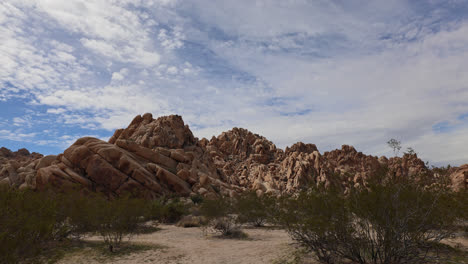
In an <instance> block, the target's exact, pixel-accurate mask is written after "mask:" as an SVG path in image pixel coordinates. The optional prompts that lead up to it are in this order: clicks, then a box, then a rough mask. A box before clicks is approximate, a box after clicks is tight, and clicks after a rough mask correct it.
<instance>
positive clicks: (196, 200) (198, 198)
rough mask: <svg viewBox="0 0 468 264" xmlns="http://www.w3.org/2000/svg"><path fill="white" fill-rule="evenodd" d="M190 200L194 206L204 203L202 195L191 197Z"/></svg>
mask: <svg viewBox="0 0 468 264" xmlns="http://www.w3.org/2000/svg"><path fill="white" fill-rule="evenodd" d="M190 199H191V200H192V202H193V203H194V204H201V203H202V202H203V196H201V195H200V194H195V195H192V196H190Z"/></svg>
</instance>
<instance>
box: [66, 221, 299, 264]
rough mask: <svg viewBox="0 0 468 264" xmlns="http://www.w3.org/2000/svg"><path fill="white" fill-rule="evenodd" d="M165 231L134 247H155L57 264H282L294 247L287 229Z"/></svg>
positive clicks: (139, 239) (87, 252)
mask: <svg viewBox="0 0 468 264" xmlns="http://www.w3.org/2000/svg"><path fill="white" fill-rule="evenodd" d="M159 228H160V229H161V230H159V231H157V232H154V233H151V234H144V235H138V236H136V237H133V238H132V240H131V243H132V244H142V245H149V246H151V245H154V247H149V248H148V249H145V250H143V251H139V252H135V253H131V254H128V255H125V256H121V257H113V258H102V257H98V256H97V255H96V254H95V251H93V250H92V249H91V248H89V249H87V248H83V249H82V250H79V251H75V252H73V253H68V254H66V255H65V256H64V257H63V258H62V259H61V260H59V261H58V262H57V263H60V264H71V263H77V264H78V263H83V264H94V263H122V264H123V263H125V264H132V263H181V264H185V263H206V264H209V263H216V264H219V263H225V264H228V263H245V264H247V263H275V262H277V263H281V262H282V261H281V260H284V259H289V258H291V254H292V252H294V246H293V245H292V241H291V239H290V238H289V237H288V235H287V233H286V232H285V231H283V230H277V229H267V228H255V229H244V232H245V233H247V234H248V238H247V239H222V238H218V237H214V236H210V235H208V236H205V235H204V234H203V232H202V229H200V228H181V227H176V226H173V225H160V226H159ZM97 239H98V238H93V237H92V238H89V239H88V240H91V241H93V240H97Z"/></svg>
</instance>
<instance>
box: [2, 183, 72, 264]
mask: <svg viewBox="0 0 468 264" xmlns="http://www.w3.org/2000/svg"><path fill="white" fill-rule="evenodd" d="M59 218H60V217H59V214H58V203H57V201H56V200H55V199H53V196H52V195H51V194H49V193H46V192H45V193H35V192H32V191H29V190H24V191H22V190H14V189H11V188H5V187H2V188H0V256H1V257H0V263H18V262H19V261H20V260H22V259H25V258H30V257H34V256H35V255H37V254H38V253H39V252H40V251H41V249H42V248H44V247H45V246H46V245H47V243H49V242H50V241H52V240H54V238H55V236H56V234H58V233H60V232H61V229H62V225H61V224H59V223H60V220H63V219H59Z"/></svg>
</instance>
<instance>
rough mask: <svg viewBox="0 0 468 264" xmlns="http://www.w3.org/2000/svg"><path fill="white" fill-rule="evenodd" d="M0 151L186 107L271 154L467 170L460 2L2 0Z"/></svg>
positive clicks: (467, 69)
mask: <svg viewBox="0 0 468 264" xmlns="http://www.w3.org/2000/svg"><path fill="white" fill-rule="evenodd" d="M0 36H1V37H0V146H5V147H8V148H10V149H13V150H16V149H18V148H23V147H25V148H27V149H29V150H30V151H36V152H40V153H43V154H58V153H61V152H63V150H64V149H66V148H67V147H68V146H69V145H71V144H73V142H74V141H75V140H76V139H78V138H80V137H83V136H93V137H98V138H101V139H103V140H107V139H108V138H109V137H110V136H111V135H112V134H113V131H114V130H115V129H117V128H124V127H126V126H127V125H128V124H129V123H130V122H131V120H132V119H133V117H134V116H136V115H139V114H144V113H147V112H151V113H153V116H154V117H158V116H162V115H169V114H179V115H181V116H182V117H183V119H184V121H185V122H186V123H187V124H189V126H190V128H191V130H192V131H193V133H194V135H195V136H196V137H198V138H202V137H207V138H211V137H212V136H213V135H215V136H216V135H218V134H220V133H221V132H223V131H226V130H229V129H231V128H233V127H243V128H246V129H249V130H250V131H252V132H254V133H258V134H260V135H263V136H265V137H266V138H267V139H269V140H271V141H273V143H275V144H276V146H277V147H280V148H285V147H286V146H289V145H292V144H294V143H295V142H297V141H302V142H305V143H314V144H316V145H317V147H318V148H319V150H320V151H321V152H322V153H323V152H324V151H328V150H333V149H336V148H340V147H341V145H343V144H348V145H353V146H355V148H356V149H357V150H358V151H362V152H364V153H366V154H371V155H376V156H380V155H387V156H392V155H393V152H392V149H391V148H389V147H388V146H387V144H386V142H387V141H388V140H389V139H390V138H395V139H397V140H399V141H401V143H402V147H403V148H402V150H401V152H400V155H401V153H402V152H404V150H405V149H406V148H408V147H411V148H413V149H414V150H415V151H416V152H417V153H418V155H419V157H421V158H422V159H423V160H424V161H428V162H429V163H430V164H434V165H437V166H442V165H447V164H451V165H460V164H464V163H468V149H467V146H468V0H425V1H422V0H372V1H371V0H368V1H365V0H328V1H326V0H309V1H306V0H283V1H278V0H271V1H270V0H258V1H256V0H231V1H222V0H220V1H208V0H187V1H182V0H93V1H86V0H67V1H63V0H3V1H1V2H0Z"/></svg>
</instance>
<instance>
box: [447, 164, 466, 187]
mask: <svg viewBox="0 0 468 264" xmlns="http://www.w3.org/2000/svg"><path fill="white" fill-rule="evenodd" d="M450 180H451V182H452V187H453V189H454V190H456V191H462V190H466V189H467V188H468V164H465V165H462V166H460V167H458V168H455V169H454V171H453V172H452V173H451V174H450Z"/></svg>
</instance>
